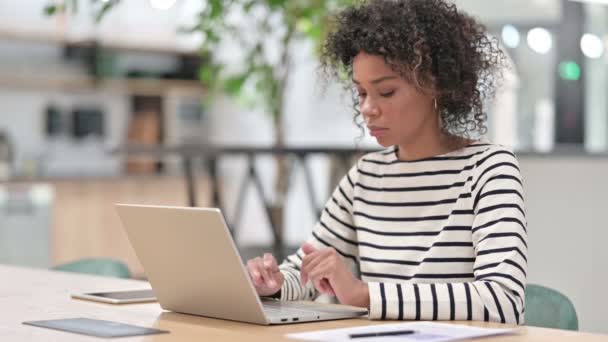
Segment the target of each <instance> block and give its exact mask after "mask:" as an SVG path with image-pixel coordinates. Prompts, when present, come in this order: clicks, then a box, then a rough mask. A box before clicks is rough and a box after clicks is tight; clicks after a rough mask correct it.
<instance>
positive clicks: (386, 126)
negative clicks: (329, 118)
mask: <svg viewBox="0 0 608 342" xmlns="http://www.w3.org/2000/svg"><path fill="white" fill-rule="evenodd" d="M353 82H354V83H355V86H356V87H357V91H358V93H359V105H360V110H361V114H362V115H363V118H364V119H365V123H366V126H367V128H368V129H369V131H370V134H371V135H372V136H373V137H375V138H376V140H377V141H378V143H379V144H380V145H382V146H385V147H388V146H392V145H407V144H411V143H412V142H414V141H416V140H417V139H418V138H419V137H420V135H421V134H429V133H433V132H434V131H436V130H438V129H439V122H438V121H439V116H438V115H437V113H436V110H435V108H434V100H433V97H432V96H430V95H428V94H425V93H423V92H421V91H420V90H419V89H418V88H417V87H415V86H414V85H412V84H410V83H409V82H408V81H406V80H405V79H404V78H403V77H401V76H400V75H399V74H398V73H396V72H395V71H393V70H392V69H391V68H390V66H389V65H388V64H386V63H385V62H384V59H383V57H381V56H377V55H370V54H367V53H365V52H361V53H359V54H358V55H357V56H356V57H355V59H354V61H353Z"/></svg>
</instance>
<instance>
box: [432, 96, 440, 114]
mask: <svg viewBox="0 0 608 342" xmlns="http://www.w3.org/2000/svg"><path fill="white" fill-rule="evenodd" d="M433 104H434V105H435V111H437V110H438V109H439V106H438V105H437V98H434V99H433Z"/></svg>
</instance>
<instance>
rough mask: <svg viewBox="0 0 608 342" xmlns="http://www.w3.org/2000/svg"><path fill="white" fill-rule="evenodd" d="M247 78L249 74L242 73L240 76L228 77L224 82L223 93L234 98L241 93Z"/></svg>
mask: <svg viewBox="0 0 608 342" xmlns="http://www.w3.org/2000/svg"><path fill="white" fill-rule="evenodd" d="M247 78H249V73H247V72H246V73H242V74H240V75H236V76H232V77H228V78H227V79H226V80H225V81H224V91H225V92H226V93H228V95H231V96H235V95H237V94H239V93H240V92H241V89H242V88H243V84H245V81H247Z"/></svg>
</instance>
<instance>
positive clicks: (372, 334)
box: [348, 330, 416, 338]
mask: <svg viewBox="0 0 608 342" xmlns="http://www.w3.org/2000/svg"><path fill="white" fill-rule="evenodd" d="M415 333H416V331H414V330H396V331H378V332H369V333H361V334H350V335H348V337H350V338H364V337H380V336H401V335H411V334H415Z"/></svg>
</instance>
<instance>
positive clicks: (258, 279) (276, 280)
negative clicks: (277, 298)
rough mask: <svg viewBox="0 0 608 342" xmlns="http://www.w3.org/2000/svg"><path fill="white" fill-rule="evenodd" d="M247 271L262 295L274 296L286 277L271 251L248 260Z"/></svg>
mask: <svg viewBox="0 0 608 342" xmlns="http://www.w3.org/2000/svg"><path fill="white" fill-rule="evenodd" d="M247 271H249V276H250V277H251V280H252V281H253V285H254V286H255V290H256V291H257V293H258V295H260V296H262V297H266V296H272V295H274V294H276V293H277V292H279V290H280V289H281V286H283V282H284V281H285V277H284V276H283V273H281V271H280V270H279V266H278V265H277V260H276V259H275V258H274V256H272V254H270V253H266V254H264V257H263V258H262V257H257V258H254V259H251V260H249V261H247Z"/></svg>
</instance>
